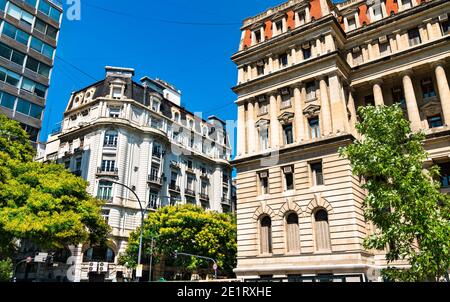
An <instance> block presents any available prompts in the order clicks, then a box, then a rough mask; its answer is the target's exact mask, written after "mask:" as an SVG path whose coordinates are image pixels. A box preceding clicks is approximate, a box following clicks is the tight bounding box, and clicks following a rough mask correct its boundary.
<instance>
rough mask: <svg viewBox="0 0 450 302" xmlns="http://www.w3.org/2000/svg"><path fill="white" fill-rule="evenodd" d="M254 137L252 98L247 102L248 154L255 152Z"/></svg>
mask: <svg viewBox="0 0 450 302" xmlns="http://www.w3.org/2000/svg"><path fill="white" fill-rule="evenodd" d="M255 138H256V134H255V111H254V105H253V99H251V100H249V101H248V103H247V142H248V153H249V154H252V153H255V151H256V149H255V148H256V143H255Z"/></svg>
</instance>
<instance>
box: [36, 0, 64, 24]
mask: <svg viewBox="0 0 450 302" xmlns="http://www.w3.org/2000/svg"><path fill="white" fill-rule="evenodd" d="M38 9H39V11H40V12H41V13H43V14H45V15H47V16H49V17H50V18H52V19H53V20H55V21H57V22H59V19H60V16H61V12H60V11H59V10H57V9H56V8H54V7H53V6H51V5H50V4H49V3H48V2H46V1H44V0H41V1H39V6H38Z"/></svg>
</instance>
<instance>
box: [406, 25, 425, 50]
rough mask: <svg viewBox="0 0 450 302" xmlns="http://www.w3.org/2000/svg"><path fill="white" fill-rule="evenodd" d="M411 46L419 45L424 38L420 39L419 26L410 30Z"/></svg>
mask: <svg viewBox="0 0 450 302" xmlns="http://www.w3.org/2000/svg"><path fill="white" fill-rule="evenodd" d="M408 40H409V46H411V47H412V46H415V45H419V44H420V43H421V42H422V40H421V39H420V32H419V29H418V28H413V29H410V30H408Z"/></svg>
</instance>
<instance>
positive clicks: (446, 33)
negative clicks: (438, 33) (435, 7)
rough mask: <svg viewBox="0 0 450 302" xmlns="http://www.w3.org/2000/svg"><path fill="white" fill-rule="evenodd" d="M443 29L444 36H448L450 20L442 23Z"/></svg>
mask: <svg viewBox="0 0 450 302" xmlns="http://www.w3.org/2000/svg"><path fill="white" fill-rule="evenodd" d="M441 28H442V35H443V36H445V35H448V33H449V21H448V19H447V20H445V21H443V22H442V23H441Z"/></svg>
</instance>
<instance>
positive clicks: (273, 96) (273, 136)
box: [269, 91, 280, 149]
mask: <svg viewBox="0 0 450 302" xmlns="http://www.w3.org/2000/svg"><path fill="white" fill-rule="evenodd" d="M277 113H278V106H277V92H276V91H273V92H271V93H270V108H269V116H270V147H271V148H272V149H276V148H277V147H278V146H279V145H280V139H279V131H278V130H279V125H278V116H277Z"/></svg>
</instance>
